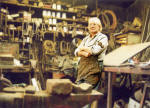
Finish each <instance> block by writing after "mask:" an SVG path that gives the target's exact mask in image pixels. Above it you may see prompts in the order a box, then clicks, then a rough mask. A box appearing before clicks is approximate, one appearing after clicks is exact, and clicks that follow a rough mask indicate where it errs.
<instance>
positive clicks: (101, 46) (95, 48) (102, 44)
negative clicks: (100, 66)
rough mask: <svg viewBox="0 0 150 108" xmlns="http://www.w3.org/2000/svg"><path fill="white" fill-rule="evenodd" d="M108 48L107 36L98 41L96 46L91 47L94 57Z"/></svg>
mask: <svg viewBox="0 0 150 108" xmlns="http://www.w3.org/2000/svg"><path fill="white" fill-rule="evenodd" d="M107 46H108V38H107V36H105V35H104V36H103V37H102V38H100V39H98V40H97V41H96V42H95V44H93V45H92V46H91V51H92V55H98V54H100V53H101V52H102V51H103V50H104V49H106V48H107Z"/></svg>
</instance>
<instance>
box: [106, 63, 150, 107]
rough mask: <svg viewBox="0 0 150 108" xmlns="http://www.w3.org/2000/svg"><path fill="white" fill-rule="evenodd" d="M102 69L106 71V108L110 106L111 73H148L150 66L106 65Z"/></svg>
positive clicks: (149, 73) (149, 72)
mask: <svg viewBox="0 0 150 108" xmlns="http://www.w3.org/2000/svg"><path fill="white" fill-rule="evenodd" d="M104 71H105V72H108V91H107V93H108V94H107V108H112V74H113V73H127V74H138V75H150V67H144V68H143V67H139V66H106V67H104Z"/></svg>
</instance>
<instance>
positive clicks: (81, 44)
mask: <svg viewBox="0 0 150 108" xmlns="http://www.w3.org/2000/svg"><path fill="white" fill-rule="evenodd" d="M84 43H85V38H84V39H83V40H82V41H81V43H80V45H79V46H78V47H77V48H76V49H75V51H74V55H75V56H78V54H77V53H78V51H79V50H80V48H82V47H83V45H84Z"/></svg>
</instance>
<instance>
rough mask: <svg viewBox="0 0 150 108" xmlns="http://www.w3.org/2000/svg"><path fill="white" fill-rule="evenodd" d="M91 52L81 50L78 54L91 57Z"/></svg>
mask: <svg viewBox="0 0 150 108" xmlns="http://www.w3.org/2000/svg"><path fill="white" fill-rule="evenodd" d="M90 55H91V53H88V52H86V51H79V52H78V56H84V57H89V56H90Z"/></svg>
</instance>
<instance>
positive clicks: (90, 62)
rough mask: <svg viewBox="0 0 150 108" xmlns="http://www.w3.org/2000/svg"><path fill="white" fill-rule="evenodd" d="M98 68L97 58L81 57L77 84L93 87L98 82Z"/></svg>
mask: <svg viewBox="0 0 150 108" xmlns="http://www.w3.org/2000/svg"><path fill="white" fill-rule="evenodd" d="M99 74H100V67H99V62H98V56H96V55H95V56H89V57H81V59H80V62H79V67H78V75H77V80H76V82H77V83H83V82H85V83H89V84H91V85H93V86H95V85H96V84H97V83H98V81H99Z"/></svg>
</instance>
